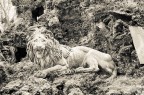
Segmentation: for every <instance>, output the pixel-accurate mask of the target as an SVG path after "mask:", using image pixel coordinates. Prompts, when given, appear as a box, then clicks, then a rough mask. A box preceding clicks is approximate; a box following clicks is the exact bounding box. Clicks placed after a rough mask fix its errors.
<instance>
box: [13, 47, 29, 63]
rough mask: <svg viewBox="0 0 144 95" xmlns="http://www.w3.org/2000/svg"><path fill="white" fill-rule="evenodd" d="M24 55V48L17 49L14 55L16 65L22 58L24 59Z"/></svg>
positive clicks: (25, 53)
mask: <svg viewBox="0 0 144 95" xmlns="http://www.w3.org/2000/svg"><path fill="white" fill-rule="evenodd" d="M26 55H27V52H26V48H24V47H23V48H21V47H17V51H16V53H15V57H16V63H17V62H20V61H21V60H22V58H24V57H26Z"/></svg>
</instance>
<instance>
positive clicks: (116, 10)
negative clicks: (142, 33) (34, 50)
mask: <svg viewBox="0 0 144 95" xmlns="http://www.w3.org/2000/svg"><path fill="white" fill-rule="evenodd" d="M12 3H13V5H14V6H16V7H17V12H18V19H17V21H15V23H13V22H11V26H10V27H9V28H8V29H6V30H5V32H4V33H2V34H1V53H2V54H3V56H4V58H3V57H1V60H3V61H4V60H7V61H8V63H3V62H1V63H0V83H1V85H0V89H1V90H0V93H1V94H2V95H5V94H7V95H11V94H13V95H75V94H74V93H76V95H97V94H99V95H105V94H107V95H112V94H122V95H125V94H128V95H131V94H143V93H144V92H143V89H144V87H143V75H144V74H143V67H141V66H140V65H139V61H138V59H137V55H136V52H135V48H134V45H133V41H132V38H131V35H130V31H129V29H128V26H129V25H134V26H141V27H143V26H144V18H143V17H144V7H143V5H144V2H143V0H131V1H127V0H12ZM35 24H37V25H39V24H40V25H43V26H46V27H47V29H49V30H51V31H52V32H53V33H54V36H55V38H56V39H57V40H59V41H60V43H61V44H65V45H69V46H71V47H73V46H76V45H84V46H88V47H91V48H94V49H97V50H100V51H103V52H105V53H109V54H110V55H111V56H112V57H113V60H114V61H115V63H116V64H117V66H118V77H117V79H115V80H114V81H113V82H112V83H111V82H105V81H104V80H105V78H106V76H105V75H103V74H102V73H101V72H100V73H99V74H75V75H67V76H66V75H63V76H58V74H51V75H48V76H47V78H46V79H39V78H35V77H33V76H32V75H33V73H34V72H35V71H37V70H38V69H39V68H38V67H37V66H36V64H33V63H31V62H29V61H24V60H22V59H23V57H25V56H26V52H25V54H24V55H23V56H22V57H21V58H18V57H17V56H19V54H23V53H20V52H21V51H23V50H25V48H26V43H27V41H26V36H27V33H28V31H27V28H28V27H29V26H32V25H35ZM10 47H13V48H14V49H17V52H12V51H13V50H14V49H13V48H10ZM11 50H12V51H11ZM5 51H6V52H5ZM7 53H9V54H7ZM16 55H17V56H16ZM11 56H12V57H11ZM15 56H16V57H17V58H15ZM20 60H21V62H19V61H20ZM15 62H19V63H15Z"/></svg>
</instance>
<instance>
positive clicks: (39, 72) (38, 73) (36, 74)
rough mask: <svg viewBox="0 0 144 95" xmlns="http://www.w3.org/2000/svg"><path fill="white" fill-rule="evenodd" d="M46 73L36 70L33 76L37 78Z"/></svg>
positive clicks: (44, 75) (42, 76)
mask: <svg viewBox="0 0 144 95" xmlns="http://www.w3.org/2000/svg"><path fill="white" fill-rule="evenodd" d="M46 75H47V73H46V72H44V71H37V72H36V73H35V74H34V76H35V77H38V78H45V77H46Z"/></svg>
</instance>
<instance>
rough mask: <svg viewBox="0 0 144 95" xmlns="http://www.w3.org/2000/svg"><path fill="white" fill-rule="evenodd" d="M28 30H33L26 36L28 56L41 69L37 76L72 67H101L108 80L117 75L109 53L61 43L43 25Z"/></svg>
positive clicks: (91, 69) (94, 69)
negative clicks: (71, 46) (108, 75)
mask: <svg viewBox="0 0 144 95" xmlns="http://www.w3.org/2000/svg"><path fill="white" fill-rule="evenodd" d="M30 30H32V31H34V32H33V33H31V36H29V37H28V38H29V39H28V44H27V53H28V57H29V59H30V60H31V61H32V62H34V63H36V64H38V65H39V66H40V67H41V69H43V70H41V71H40V72H38V73H36V74H35V75H36V76H37V77H45V76H46V75H47V74H48V73H50V72H52V71H63V70H67V69H74V71H75V72H76V73H81V72H83V73H84V72H85V73H88V72H97V71H99V70H100V69H102V70H104V71H106V72H107V73H109V74H110V75H111V77H109V78H108V79H110V80H111V79H113V78H114V77H116V76H117V70H116V65H115V64H114V62H113V60H112V58H111V56H110V55H109V54H106V53H102V52H100V51H98V50H94V49H92V48H89V47H85V46H76V47H73V48H70V47H68V46H65V45H61V44H59V42H58V41H57V40H56V39H54V37H53V35H52V33H51V32H50V31H48V30H46V28H44V27H31V28H30Z"/></svg>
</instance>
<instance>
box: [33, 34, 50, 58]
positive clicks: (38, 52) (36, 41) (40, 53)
mask: <svg viewBox="0 0 144 95" xmlns="http://www.w3.org/2000/svg"><path fill="white" fill-rule="evenodd" d="M31 45H32V48H33V51H34V53H35V56H36V57H37V58H43V57H44V54H45V51H46V50H47V53H49V51H48V50H49V49H50V47H51V46H52V41H51V40H50V39H47V38H46V37H45V35H43V34H40V33H38V34H37V35H35V37H34V38H33V40H31Z"/></svg>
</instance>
